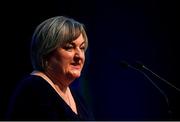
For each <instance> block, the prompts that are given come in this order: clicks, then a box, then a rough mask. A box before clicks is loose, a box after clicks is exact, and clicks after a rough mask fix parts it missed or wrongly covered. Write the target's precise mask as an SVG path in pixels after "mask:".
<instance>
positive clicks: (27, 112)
mask: <svg viewBox="0 0 180 122" xmlns="http://www.w3.org/2000/svg"><path fill="white" fill-rule="evenodd" d="M87 47H88V39H87V35H86V32H85V29H84V25H83V24H81V23H79V22H77V21H76V20H74V19H71V18H67V17H64V16H57V17H52V18H49V19H47V20H45V21H44V22H42V23H41V24H40V25H39V26H38V27H37V28H36V30H35V32H34V34H33V37H32V43H31V61H32V66H33V68H34V71H33V72H32V73H31V74H30V75H28V76H27V77H26V78H24V80H22V82H21V83H20V84H19V85H18V88H17V89H16V91H15V92H14V94H13V97H12V99H11V103H10V105H9V109H8V113H7V119H8V120H92V119H93V117H92V114H91V112H89V111H88V109H87V106H86V105H85V104H84V102H83V100H82V98H81V96H80V95H79V94H77V93H76V91H73V90H72V89H71V88H70V87H69V85H70V84H71V83H72V82H73V81H74V80H75V79H76V78H78V77H80V75H81V70H82V68H83V66H84V62H85V51H86V49H87Z"/></svg>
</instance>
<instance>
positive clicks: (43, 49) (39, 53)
mask: <svg viewBox="0 0 180 122" xmlns="http://www.w3.org/2000/svg"><path fill="white" fill-rule="evenodd" d="M80 34H82V36H83V38H84V40H85V50H86V49H87V47H88V38H87V35H86V31H85V27H84V24H82V23H80V22H78V21H76V20H74V19H72V18H68V17H64V16H56V17H52V18H49V19H47V20H45V21H43V22H42V23H41V24H39V25H38V26H37V27H36V29H35V31H34V33H33V36H32V42H31V49H30V55H31V62H32V66H33V69H34V70H39V71H44V70H46V68H47V57H48V55H49V54H50V53H51V52H53V51H54V50H55V49H57V48H58V47H61V46H63V45H64V44H66V43H68V42H71V41H73V40H75V39H77V38H78V37H79V36H80Z"/></svg>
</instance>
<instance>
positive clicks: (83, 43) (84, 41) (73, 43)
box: [70, 41, 85, 46]
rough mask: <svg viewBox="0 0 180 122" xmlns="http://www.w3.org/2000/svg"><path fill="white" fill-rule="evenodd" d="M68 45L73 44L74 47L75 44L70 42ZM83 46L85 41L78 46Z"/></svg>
mask: <svg viewBox="0 0 180 122" xmlns="http://www.w3.org/2000/svg"><path fill="white" fill-rule="evenodd" d="M70 44H73V45H75V43H74V42H73V41H72V42H70ZM83 44H85V41H83V42H82V43H81V44H80V46H82V45H83Z"/></svg>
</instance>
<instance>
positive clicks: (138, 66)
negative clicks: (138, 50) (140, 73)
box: [134, 61, 144, 70]
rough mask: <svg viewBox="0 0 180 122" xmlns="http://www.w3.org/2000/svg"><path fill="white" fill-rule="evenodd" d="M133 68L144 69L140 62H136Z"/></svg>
mask: <svg viewBox="0 0 180 122" xmlns="http://www.w3.org/2000/svg"><path fill="white" fill-rule="evenodd" d="M134 67H136V68H137V69H141V70H142V69H143V68H144V65H143V64H142V63H141V62H140V61H136V62H135V64H134Z"/></svg>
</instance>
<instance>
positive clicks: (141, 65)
mask: <svg viewBox="0 0 180 122" xmlns="http://www.w3.org/2000/svg"><path fill="white" fill-rule="evenodd" d="M136 67H139V68H141V69H142V68H143V69H145V70H147V71H149V72H150V73H152V74H153V75H154V76H156V77H157V78H159V79H160V80H162V81H163V82H165V83H166V84H168V85H169V86H171V87H173V88H174V89H176V90H177V91H179V92H180V89H179V88H177V87H176V86H174V85H173V84H171V83H170V82H168V81H167V80H166V79H164V78H162V77H160V76H159V75H157V74H156V73H154V72H153V71H152V70H150V69H149V68H147V67H146V66H144V65H143V64H142V63H140V62H136Z"/></svg>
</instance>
